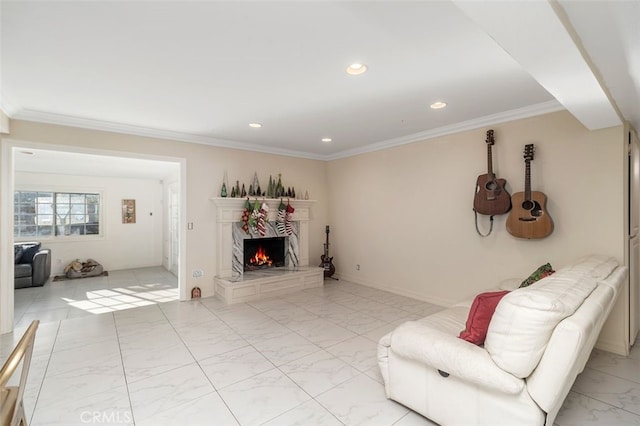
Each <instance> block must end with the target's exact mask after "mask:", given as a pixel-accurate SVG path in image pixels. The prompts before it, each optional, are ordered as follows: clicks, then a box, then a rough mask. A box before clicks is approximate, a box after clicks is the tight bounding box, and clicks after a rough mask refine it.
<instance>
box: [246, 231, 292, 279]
mask: <svg viewBox="0 0 640 426" xmlns="http://www.w3.org/2000/svg"><path fill="white" fill-rule="evenodd" d="M243 246H244V247H243V251H244V270H245V271H255V270H256V269H265V268H276V267H280V266H284V263H285V262H284V261H285V238H284V237H275V238H257V239H251V238H249V239H245V240H244V242H243Z"/></svg>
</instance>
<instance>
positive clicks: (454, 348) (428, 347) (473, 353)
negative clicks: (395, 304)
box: [380, 321, 525, 395]
mask: <svg viewBox="0 0 640 426" xmlns="http://www.w3.org/2000/svg"><path fill="white" fill-rule="evenodd" d="M385 337H386V339H385V338H383V339H381V341H380V345H383V346H384V345H385V344H388V345H389V346H390V348H391V350H392V351H393V352H394V353H396V354H398V355H400V356H402V357H405V358H408V359H412V360H414V361H418V362H420V363H423V364H427V365H429V366H431V367H433V368H435V369H437V370H440V371H442V372H445V373H448V374H450V375H452V376H455V377H457V378H458V379H460V380H463V381H467V382H470V383H473V384H475V385H478V386H481V387H484V388H487V389H492V390H496V391H499V392H503V393H508V394H514V395H515V394H518V393H520V392H521V391H522V390H523V388H524V386H525V383H524V380H522V379H519V378H517V377H515V376H513V375H511V374H509V373H507V372H506V371H504V370H502V369H501V368H500V367H498V366H497V365H496V364H495V363H494V362H493V360H492V359H491V357H490V356H489V353H488V352H487V351H486V350H485V349H484V348H481V347H479V346H476V345H474V344H473V343H469V342H467V341H466V340H462V339H460V338H458V337H457V336H452V335H450V334H447V333H444V332H442V331H440V330H436V329H434V328H431V327H429V326H428V325H425V324H422V323H419V322H416V321H409V322H406V323H404V324H402V325H400V326H399V327H398V328H396V329H395V330H394V331H393V332H392V333H390V335H388V336H385Z"/></svg>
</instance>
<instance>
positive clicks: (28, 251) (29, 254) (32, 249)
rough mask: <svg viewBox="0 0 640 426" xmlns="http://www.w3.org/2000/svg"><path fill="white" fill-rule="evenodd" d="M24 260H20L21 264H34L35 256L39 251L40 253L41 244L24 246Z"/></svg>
mask: <svg viewBox="0 0 640 426" xmlns="http://www.w3.org/2000/svg"><path fill="white" fill-rule="evenodd" d="M22 249H23V252H22V258H21V259H20V262H21V263H31V262H33V256H35V255H36V253H37V252H38V251H40V243H35V244H29V245H26V244H24V245H22Z"/></svg>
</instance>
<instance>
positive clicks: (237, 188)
mask: <svg viewBox="0 0 640 426" xmlns="http://www.w3.org/2000/svg"><path fill="white" fill-rule="evenodd" d="M239 196H240V181H239V180H237V181H236V197H239Z"/></svg>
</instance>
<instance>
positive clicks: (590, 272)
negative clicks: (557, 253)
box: [559, 254, 618, 280]
mask: <svg viewBox="0 0 640 426" xmlns="http://www.w3.org/2000/svg"><path fill="white" fill-rule="evenodd" d="M617 267H618V261H617V260H616V259H615V258H613V257H609V256H603V255H598V254H592V255H589V256H585V257H583V258H580V259H578V260H577V261H575V262H573V263H571V264H569V265H567V266H565V267H563V268H561V269H560V270H559V271H562V272H571V273H573V274H578V275H580V276H589V277H593V278H595V279H596V280H604V279H606V278H607V277H608V276H609V275H611V273H612V272H613V271H614V270H615V269H616V268H617Z"/></svg>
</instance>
